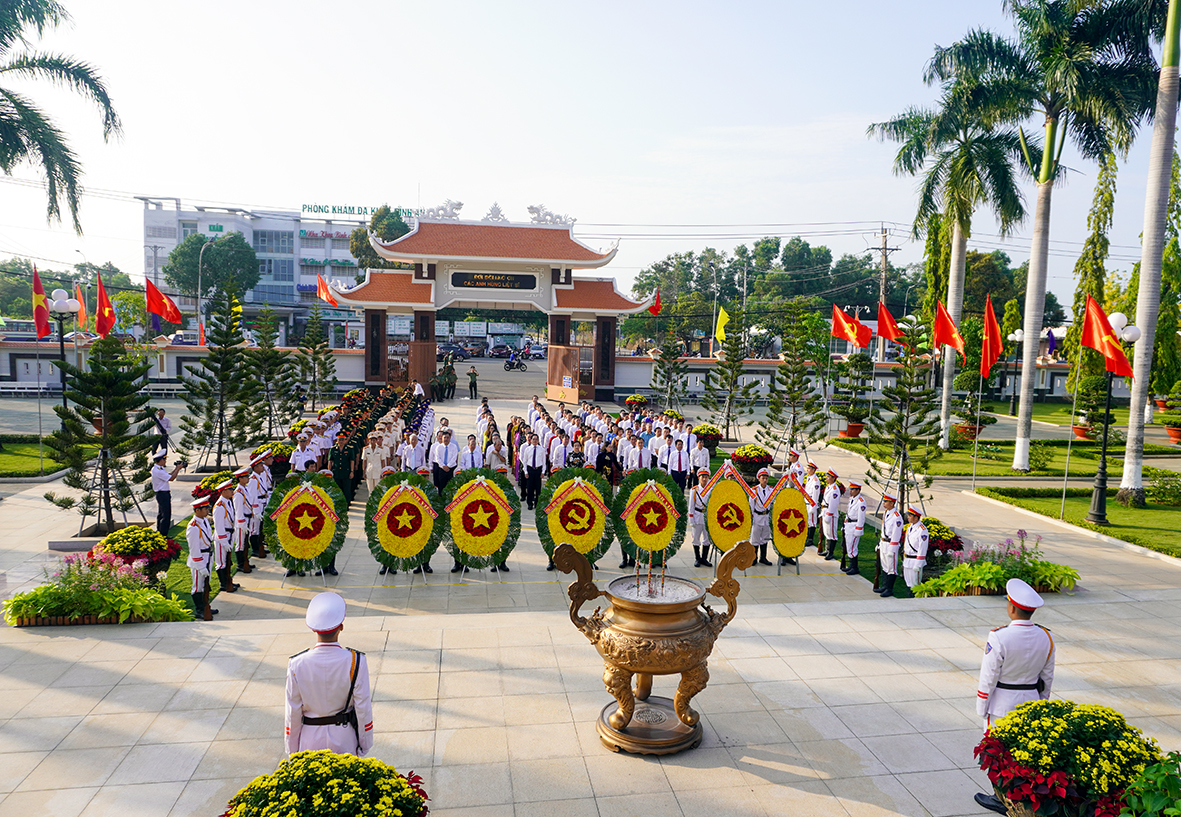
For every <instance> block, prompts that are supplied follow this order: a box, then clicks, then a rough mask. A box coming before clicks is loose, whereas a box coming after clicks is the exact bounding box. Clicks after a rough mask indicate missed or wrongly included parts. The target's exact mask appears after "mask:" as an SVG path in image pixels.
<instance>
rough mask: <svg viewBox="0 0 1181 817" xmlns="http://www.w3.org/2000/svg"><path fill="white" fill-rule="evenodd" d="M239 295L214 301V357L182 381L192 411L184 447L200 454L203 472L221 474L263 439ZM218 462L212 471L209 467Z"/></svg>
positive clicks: (190, 369)
mask: <svg viewBox="0 0 1181 817" xmlns="http://www.w3.org/2000/svg"><path fill="white" fill-rule="evenodd" d="M235 298H236V294H235V292H234V290H233V289H232V288H231V289H229V290H226V291H222V292H218V293H217V294H216V296H215V297H214V300H213V310H212V311H213V314H212V315H211V317H210V331H209V333H208V340H209V353H208V354H207V355H206V356H205V357H204V358H202V359H201V362H200V363H199V364H198V365H197V366H185V372H186V374H184V375H181V378H180V380H181V383H183V384H184V387H185V393H184V395H183V396H184V401H185V406H186V407H187V410H186V412H185V416H184V417H182V418H181V420H180V427H181V430H182V431H183V432H184V436H183V437H182V438H181V444H180V447H181V448H182V449H183V450H185V451H193V450H196V451H197V452H198V454H197V459H196V468H197V470H198V471H206V470H215V471H220V470H221V468H222V463H223V461H233V460H234V455H235V452H237V451H239V450H240V449H243V448H245V447H246V446H248V445H250V444H251V443H253V442H255V441H256V440H257V439H258V437H259V436H260V433H259V425H260V420H261V415H260V412H259V409H258V400H259V395H258V391H257V383H256V380H255V377H254V373H253V371H252V368H253V366H252V363H253V361H252V360H251V359H250V358H249V356H248V354H247V350H246V349H245V348H243V347H244V345H243V343H242V326H241V323H240V317H239V310H237V309H235V307H234V301H235ZM210 459H212V465H210V464H209V462H210Z"/></svg>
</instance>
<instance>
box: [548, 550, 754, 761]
mask: <svg viewBox="0 0 1181 817" xmlns="http://www.w3.org/2000/svg"><path fill="white" fill-rule="evenodd" d="M754 560H755V550H754V546H753V545H751V544H750V542H740V543H738V544H737V545H736V546H734V547H733V548H731V549H730V550H729V551H728V552H727V553H726V554H725V555H724V556H723V557H722V558H721V560H720V561H719V562H718V568H717V577H716V578H715V579H714V580H713V582H712V583H711V584H710V586H709V587H708V588H705V587H702V586H701V585H700V584H698V583H697V582H695V581H693V580H692V579H685V578H681V577H678V576H665V577H663V578H659V579H658V578H656V577H653V579H652V580H651V581H649V580H648V579H647V578H646V577H635V576H620V577H619V578H617V579H615V580H613V581H612V582H611V583H610V584H609V585H608V586H607V589H606V590H600V589H599V588H598V587H597V586H596V585H595V583H594V580H593V574H592V568H591V565H590V562H588V561H587V560H586V557H585V556H583V555H582V554H581V553H579V552H578V551H577V550H575V549H574V548H573V547H572V546H570V545H568V544H562V545H559V546H558V547H557V549H555V551H554V564H555V565H556V566H557V568H558V569H559V570H561V571H562V572H563V573H570V572H571V571H573V572H575V573H576V574H577V581H575V582H574V584H572V585H571V586H570V588H569V591H568V593H569V596H570V620H571V621H573V622H574V626H575V627H577V628H578V629H579V631H580V632H582V634H583V635H585V636H586V637H587V639H588V640H589V641H590V642H591V643H592V644H594V646H595V649H596V650H598V651H599V655H601V656H602V657H603V663H604V671H603V683H604V684H605V685H606V687H607V691H608V692H610V693H611V696H612V697H613V698H614V699H615V700H614V701H612V702H610V703H608V704H607V705H606V706H605V707H604V708H603V711H602V712H601V713H600V714H599V720H598V723H597V725H596V729H597V731H598V734H599V739H600V740H601V741H602V743H603V745H604V746H606V747H607V748H608V749H610V750H612V751H614V752H618V751H625V752H632V753H636V754H651V755H664V754H672V753H674V752H680V751H683V750H685V749H692V748H695V747H696V746H697V745H698V744H700V743H701V736H702V730H701V716H700V715H699V714H698V713H697V712H696V711H695V710H694V709H693V708H692V707H691V706H690V703H691V701H692V700H693V697H694V696H695V695H697V694H698V693H699V692H701V691H702V690H703V689H705V687H706V685H707V684H708V683H709V668H708V660H709V656H710V653H711V652H712V651H713V645H714V641H716V640H717V637H718V635H719V634H720V633H721V632H722V630H724V629H725V627H726V625H727V624H729V623H730V621H731V620H733V618H734V615H735V613H737V611H738V605H737V597H738V593H739V590H740V588H739V585H738V581H737V580H736V579H734V578H733V577H732V573H733V572H734V570H736V569H737V570H745V569H747V568H749V567H750V566H751V565H752V564H753V563H754ZM707 593H708V594H710V595H713V596H717V597H718V598H721V599H724V600H725V602H726V611H725V612H718V611H716V610H713V609H711V608H710V606H709V605H708V604H705V603H704V599H705V596H706V594H707ZM599 596H606V597H607V599H608V600H609V601H610V602H611V605H610V607H608V608H607V610H603V609H602V608H595V611H594V613H592V614H591V615H590V616H589V617H583V616H581V615H579V609H580V608H581V607H582V605H583V604H585V603H586V602H588V601H591V600H592V599H596V598H598V597H599ZM658 675H680V676H681V678H680V683H679V684H678V685H677V690H676V694H675V695H674V697H673V698H672V699H671V700H670V699H668V698H662V697H657V696H653V695H652V679H653V677H654V676H658ZM633 681H634V683H635V687H634V689H633V687H632V684H633Z"/></svg>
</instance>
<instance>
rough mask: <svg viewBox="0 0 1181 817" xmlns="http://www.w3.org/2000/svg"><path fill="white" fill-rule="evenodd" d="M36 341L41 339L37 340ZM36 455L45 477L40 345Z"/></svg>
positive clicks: (38, 348)
mask: <svg viewBox="0 0 1181 817" xmlns="http://www.w3.org/2000/svg"><path fill="white" fill-rule="evenodd" d="M37 340H38V341H40V340H41V338H37ZM37 455H38V457H40V461H41V465H40V468H41V475H42V476H44V475H45V437H44V436H43V434H42V430H41V344H40V343H38V344H37Z"/></svg>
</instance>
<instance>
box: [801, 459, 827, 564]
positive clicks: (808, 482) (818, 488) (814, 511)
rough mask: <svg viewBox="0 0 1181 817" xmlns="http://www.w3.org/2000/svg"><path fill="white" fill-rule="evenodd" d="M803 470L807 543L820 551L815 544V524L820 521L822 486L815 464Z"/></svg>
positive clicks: (821, 548)
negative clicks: (806, 511) (805, 476)
mask: <svg viewBox="0 0 1181 817" xmlns="http://www.w3.org/2000/svg"><path fill="white" fill-rule="evenodd" d="M804 470H805V472H806V473H807V478H806V479H805V480H804V496H805V497H806V498H805V499H804V504H805V505H807V506H808V541H809V542H815V544H816V550H817V551H821V550H823V547H822V546H821V544H820V543H819V542H816V524H817V522H819V521H820V495H821V493H822V492H823V486H822V485H821V484H820V477H818V476H816V463H814V462H810V463H808V465H807V467H806V468H805V469H804Z"/></svg>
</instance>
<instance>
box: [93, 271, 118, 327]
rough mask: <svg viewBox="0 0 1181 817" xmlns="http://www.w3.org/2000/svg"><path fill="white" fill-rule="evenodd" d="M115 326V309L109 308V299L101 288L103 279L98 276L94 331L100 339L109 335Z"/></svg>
mask: <svg viewBox="0 0 1181 817" xmlns="http://www.w3.org/2000/svg"><path fill="white" fill-rule="evenodd" d="M114 326H115V309H114V307H112V306H111V299H110V298H108V297H107V291H106V289H104V288H103V277H102V275H101V274H99V276H98V310H97V312H96V313H95V316H94V331H95V332H98V334H99V336H100V337H104V338H105V337H106V336H107V335H109V334H110V333H111V329H112V328H114Z"/></svg>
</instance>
